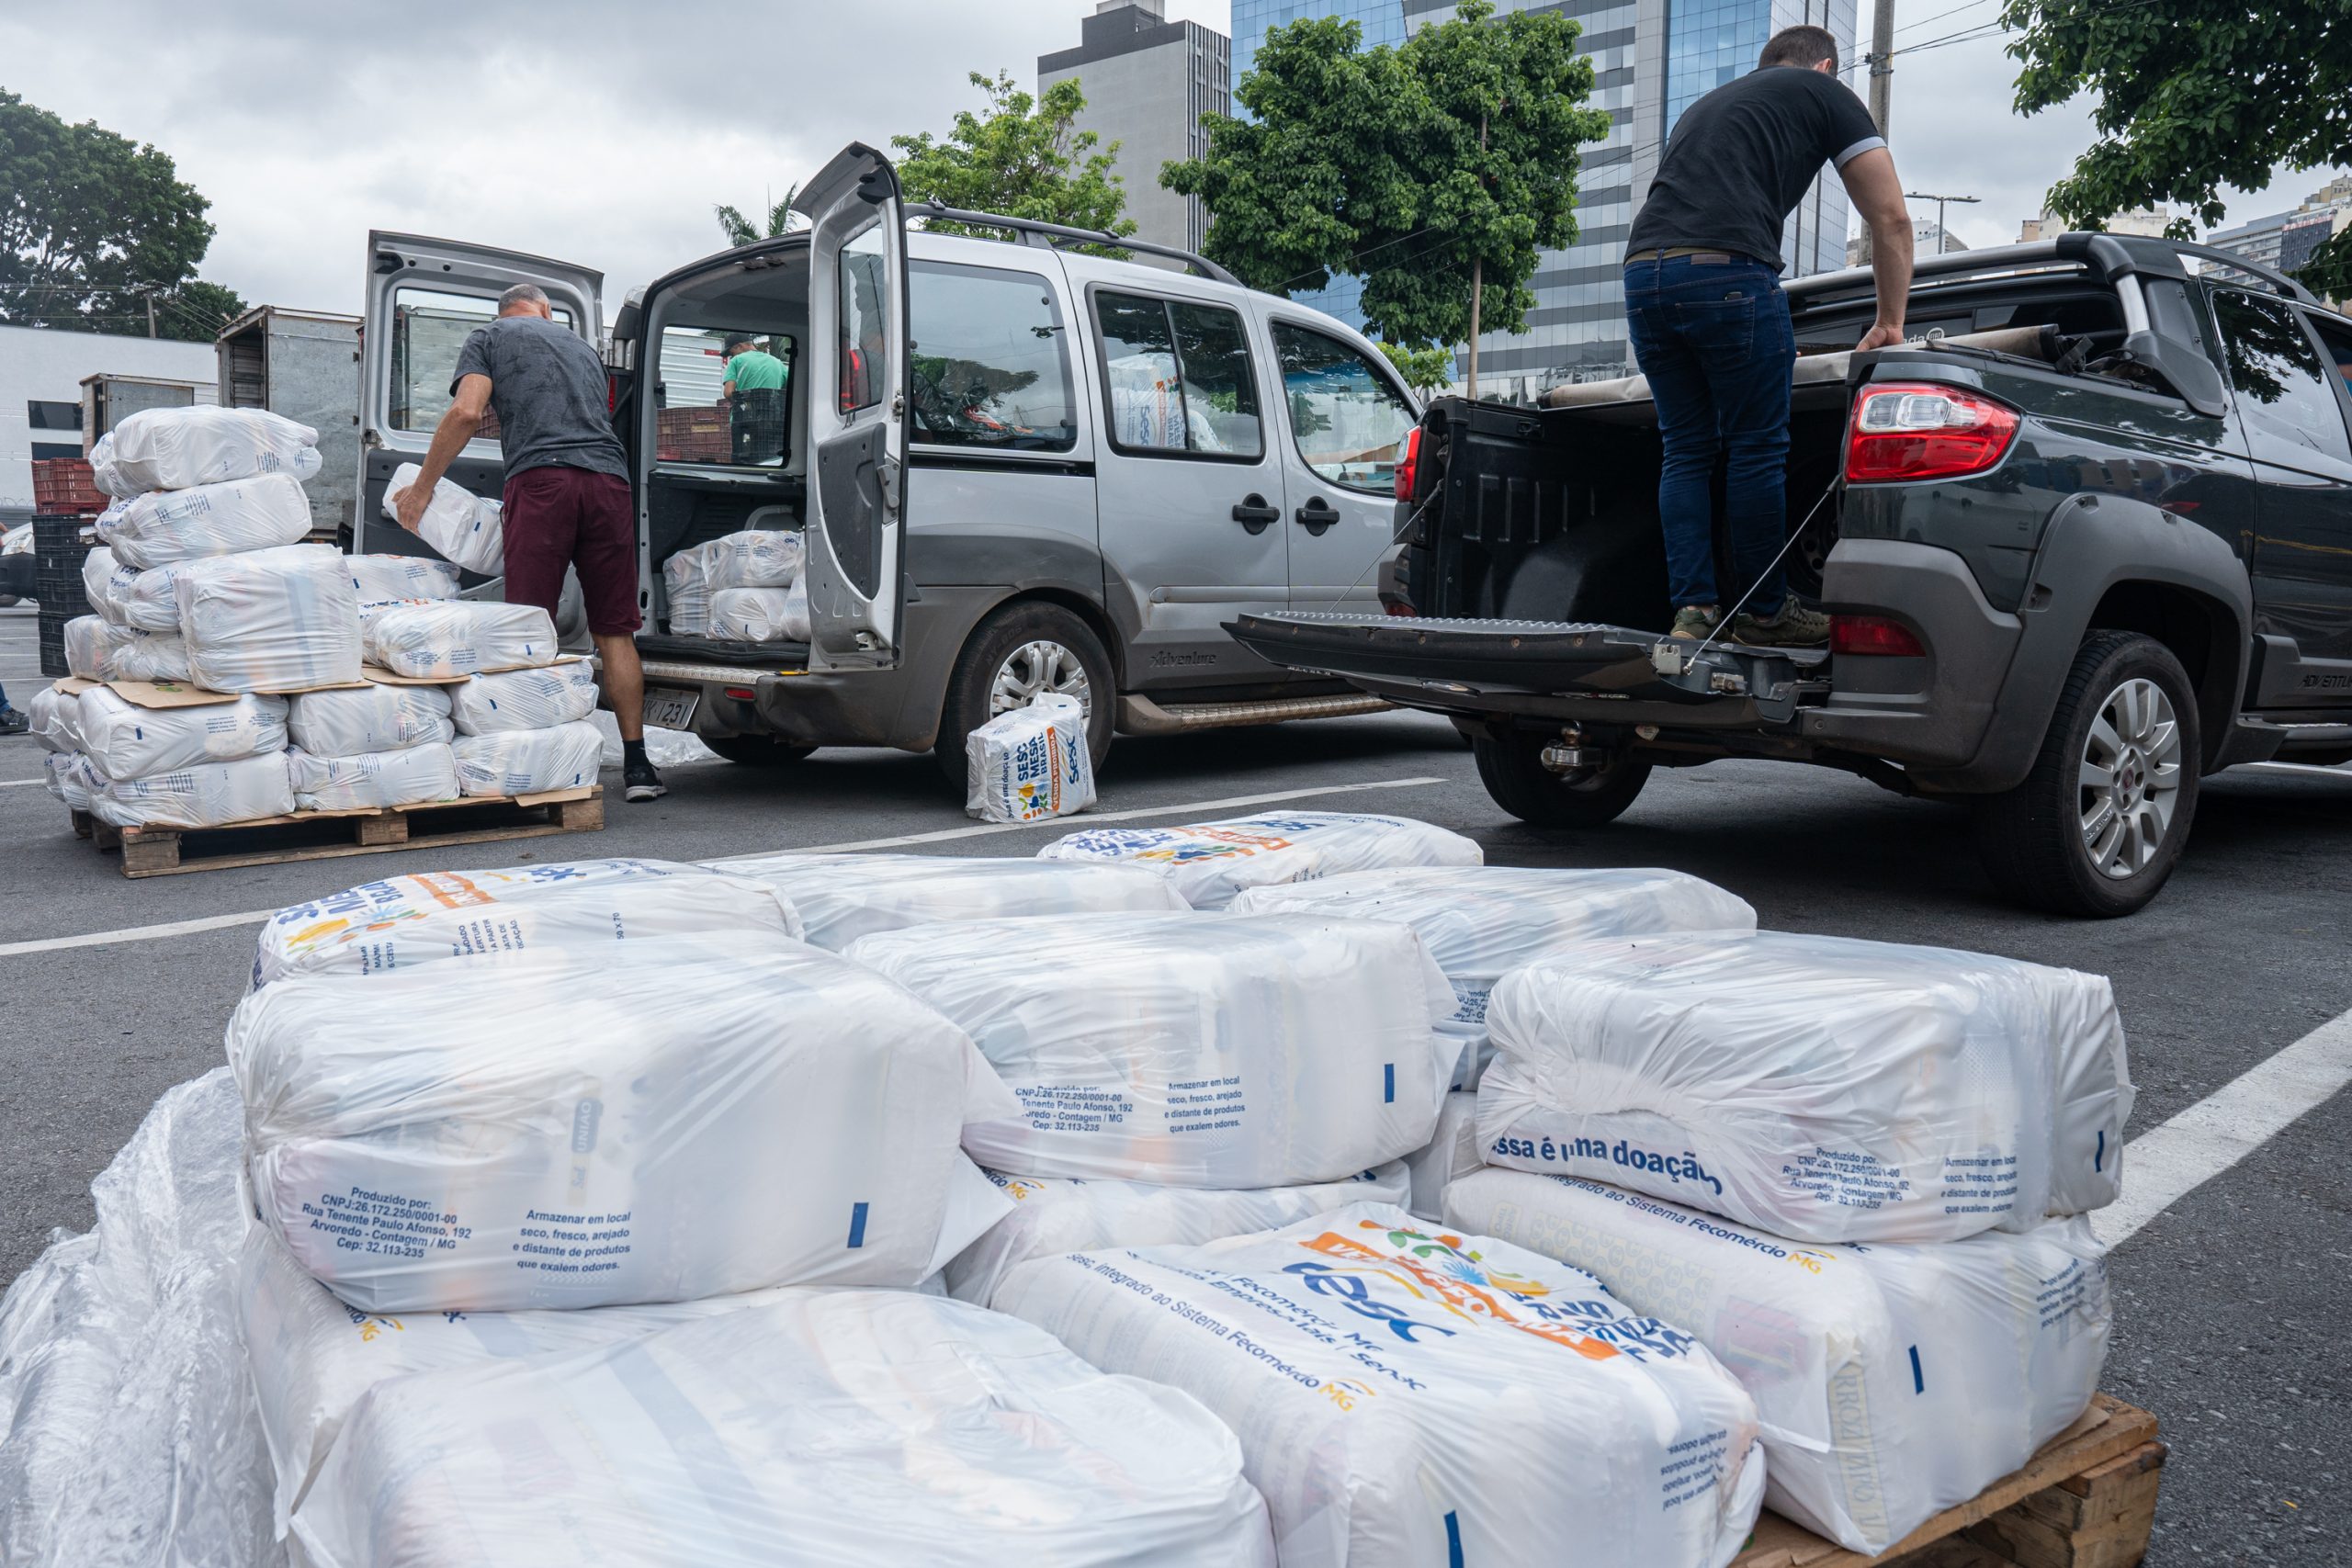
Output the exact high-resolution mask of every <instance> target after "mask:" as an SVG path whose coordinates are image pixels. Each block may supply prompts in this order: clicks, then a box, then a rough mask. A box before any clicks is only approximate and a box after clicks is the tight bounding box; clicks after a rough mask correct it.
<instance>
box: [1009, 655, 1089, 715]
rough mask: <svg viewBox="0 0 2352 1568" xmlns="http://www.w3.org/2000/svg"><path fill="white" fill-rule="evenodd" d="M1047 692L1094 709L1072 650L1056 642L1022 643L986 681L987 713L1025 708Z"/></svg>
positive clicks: (1083, 674)
mask: <svg viewBox="0 0 2352 1568" xmlns="http://www.w3.org/2000/svg"><path fill="white" fill-rule="evenodd" d="M1047 692H1057V693H1059V694H1062V695H1063V696H1069V697H1076V698H1077V699H1078V702H1079V706H1080V707H1081V708H1082V709H1084V710H1085V711H1086V712H1087V713H1088V714H1090V715H1091V714H1092V712H1093V711H1094V693H1093V689H1092V687H1091V685H1090V684H1089V683H1088V682H1087V679H1086V666H1085V665H1084V664H1083V663H1082V662H1080V660H1079V657H1078V655H1077V654H1076V653H1073V652H1072V651H1070V649H1068V648H1065V647H1063V646H1062V645H1061V644H1060V643H1057V642H1051V641H1043V640H1041V641H1037V642H1024V643H1023V644H1022V645H1021V646H1020V647H1019V648H1016V649H1013V650H1012V652H1011V653H1008V654H1006V655H1005V656H1004V662H1003V663H1001V664H1000V665H998V666H997V670H996V679H995V680H994V681H992V682H989V717H990V718H994V717H996V716H998V715H999V714H1005V713H1011V712H1012V710H1013V709H1015V708H1021V707H1026V706H1028V705H1029V703H1030V701H1031V700H1032V699H1033V698H1035V697H1038V696H1041V695H1043V694H1046V693H1047Z"/></svg>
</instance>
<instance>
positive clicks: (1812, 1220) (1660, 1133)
mask: <svg viewBox="0 0 2352 1568" xmlns="http://www.w3.org/2000/svg"><path fill="white" fill-rule="evenodd" d="M1487 1022H1488V1025H1489V1026H1490V1028H1491V1029H1492V1031H1493V1035H1494V1042H1495V1059H1494V1063H1493V1065H1492V1066H1489V1067H1488V1068H1487V1076H1486V1078H1485V1079H1484V1080H1483V1081H1482V1082H1481V1083H1480V1085H1479V1088H1478V1142H1479V1145H1480V1146H1481V1148H1482V1149H1483V1150H1484V1152H1485V1156H1486V1159H1487V1163H1488V1164H1489V1165H1500V1166H1508V1167H1511V1168H1517V1169H1521V1170H1533V1171H1538V1172H1541V1173H1544V1174H1547V1175H1573V1176H1584V1177H1589V1178H1593V1179H1600V1180H1604V1181H1608V1182H1611V1183H1613V1184H1614V1185H1616V1186H1620V1187H1629V1188H1633V1189H1634V1190H1638V1191H1642V1192H1646V1193H1648V1194H1649V1195H1650V1196H1652V1197H1654V1198H1666V1199H1669V1200H1672V1201H1677V1202H1685V1203H1690V1204H1692V1205H1694V1206H1696V1207H1698V1208H1702V1209H1705V1210H1708V1211H1710V1212H1711V1213H1719V1214H1724V1215H1727V1216H1729V1217H1730V1218H1732V1219H1735V1220H1737V1221H1739V1222H1740V1223H1741V1224H1750V1225H1754V1226H1756V1227H1757V1228H1758V1229H1759V1230H1764V1231H1768V1232H1770V1234H1772V1235H1779V1236H1786V1237H1789V1238H1791V1239H1792V1240H1796V1241H1811V1242H1823V1241H1829V1242H1837V1241H1954V1240H1957V1239H1959V1238H1960V1237H1962V1236H1965V1235H1974V1234H1975V1233H1976V1232H1978V1231H1981V1230H1985V1229H1987V1228H1989V1227H1992V1226H1995V1225H1998V1226H2000V1227H2001V1228H2002V1229H2005V1230H2024V1229H2029V1228H2030V1227H2032V1226H2033V1225H2036V1224H2040V1223H2041V1217H2042V1216H2043V1215H2044V1214H2049V1213H2082V1212H2084V1211H2086V1210H2090V1209H2096V1208H2098V1207H2099V1206H2101V1205H2102V1204H2106V1203H2110V1202H2113V1201H2115V1193H2116V1186H2117V1182H2118V1179H2119V1178H2120V1173H2121V1156H2122V1153H2123V1123H2124V1121H2125V1119H2126V1118H2127V1117H2129V1116H2130V1115H2131V1098H2132V1088H2131V1079H2130V1077H2129V1076H2128V1074H2127V1073H2126V1070H2125V1066H2124V1052H2123V1026H2122V1023H2121V1021H2120V1020H2119V1019H2118V1018H2117V1016H2116V1011H2115V996H2114V993H2113V992H2112V991H2111V990H2110V989H2109V986H2108V983H2107V981H2106V979H2105V978H2104V977H2102V976H2096V975H2083V974H2078V973H2076V972H2075V971H2074V970H2071V969H2052V968H2046V967H2044V966H2042V965H2041V964H2023V963H2019V962H2018V961H2017V960H2015V959H2009V958H1995V957H1991V956H1989V955H1987V954H1985V953H1959V952H1954V951H1952V950H1951V949H1947V948H1936V947H1903V946H1897V945H1895V944H1894V943H1891V942H1856V941H1852V940H1849V939H1848V938H1844V937H1823V936H1794V935H1790V934H1788V933H1785V932H1780V931H1764V932H1758V933H1755V934H1752V935H1747V936H1741V935H1735V934H1731V933H1725V932H1715V933H1710V934H1707V935H1695V936H1693V935H1685V936H1660V937H1639V938H1635V939H1634V940H1633V941H1631V942H1617V943H1608V944H1603V943H1599V942H1595V943H1592V944H1590V945H1589V946H1586V947H1582V948H1563V949H1560V950H1559V951H1558V952H1556V953H1552V954H1550V955H1548V956H1546V957H1544V958H1542V959H1539V960H1538V961H1537V962H1536V963H1534V964H1531V965H1530V966H1528V967H1526V968H1524V969H1519V970H1515V971H1513V972H1512V973H1510V975H1507V976H1504V977H1503V979H1502V982H1501V983H1500V984H1499V985H1498V986H1497V987H1495V992H1494V1002H1493V1006H1492V1007H1491V1009H1490V1010H1488V1013H1487Z"/></svg>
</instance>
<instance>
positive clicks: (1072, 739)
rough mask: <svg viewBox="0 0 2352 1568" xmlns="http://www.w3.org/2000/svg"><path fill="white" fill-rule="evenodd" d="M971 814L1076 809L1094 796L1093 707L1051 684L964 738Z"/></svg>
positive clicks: (989, 818) (1034, 816)
mask: <svg viewBox="0 0 2352 1568" xmlns="http://www.w3.org/2000/svg"><path fill="white" fill-rule="evenodd" d="M964 777H965V780H966V782H967V786H968V787H967V795H966V798H965V801H964V814H965V815H966V816H967V817H977V818H979V819H980V820H981V821H983V822H1035V821H1038V820H1040V819H1042V818H1047V817H1069V816H1073V815H1075V814H1076V813H1078V812H1080V811H1083V810H1085V809H1086V808H1087V807H1090V806H1091V805H1093V804H1094V760H1093V757H1092V756H1091V754H1090V753H1089V752H1088V750H1087V742H1086V709H1085V707H1084V706H1083V705H1081V704H1080V702H1079V700H1078V699H1077V698H1076V697H1072V696H1066V695H1064V694H1061V693H1058V692H1046V693H1042V694H1039V695H1038V696H1036V697H1035V698H1033V699H1032V700H1031V701H1030V702H1029V704H1028V705H1026V706H1024V707H1017V708H1013V709H1012V710H1010V711H1009V712H1005V713H1001V714H999V715H997V716H995V717H994V718H992V719H990V720H989V721H988V722H987V723H986V724H983V725H981V726H980V727H979V728H977V729H975V730H973V731H972V733H971V734H969V735H967V736H966V737H965V738H964Z"/></svg>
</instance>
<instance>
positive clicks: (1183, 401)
mask: <svg viewBox="0 0 2352 1568" xmlns="http://www.w3.org/2000/svg"><path fill="white" fill-rule="evenodd" d="M1094 319H1095V321H1096V322H1097V323H1098V324H1099V325H1100V327H1101V329H1102V333H1103V382H1104V384H1105V385H1106V386H1108V387H1109V389H1110V393H1111V396H1110V410H1109V413H1110V437H1111V444H1112V445H1113V446H1115V447H1117V448H1119V449H1120V450H1122V451H1126V452H1145V453H1150V454H1153V455H1156V456H1160V457H1173V456H1177V455H1179V454H1182V455H1184V456H1189V457H1239V458H1247V459H1250V460H1252V461H1254V460H1256V459H1257V458H1260V457H1264V456H1265V453H1266V444H1265V437H1264V434H1263V433H1262V430H1261V425H1260V421H1259V414H1258V377H1257V372H1256V370H1255V369H1254V367H1252V366H1251V365H1250V338H1249V334H1248V333H1247V331H1246V330H1245V329H1244V328H1243V326H1242V324H1241V316H1240V312H1238V311H1236V310H1226V309H1224V308H1223V307H1222V306H1216V305H1199V304H1194V303H1192V302H1191V301H1189V300H1181V299H1153V298H1150V297H1148V296H1146V295H1141V294H1118V293H1114V292H1112V291H1110V290H1108V289H1103V290H1101V291H1098V292H1097V293H1096V294H1095V296H1094Z"/></svg>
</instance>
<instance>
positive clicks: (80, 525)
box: [33, 512, 91, 571]
mask: <svg viewBox="0 0 2352 1568" xmlns="http://www.w3.org/2000/svg"><path fill="white" fill-rule="evenodd" d="M89 525H90V520H89V519H88V518H86V517H60V516H56V515H53V514H51V513H40V512H36V513H33V554H34V555H36V556H39V557H40V558H41V559H42V560H43V561H44V562H47V561H48V560H49V559H50V558H52V557H54V558H56V559H58V560H60V561H62V560H64V559H65V558H68V557H71V558H73V562H74V570H76V571H79V570H82V558H83V557H84V556H85V555H87V554H89V553H90V544H91V541H90V540H88V539H86V538H85V537H83V536H82V530H83V529H85V528H86V527H88V526H89Z"/></svg>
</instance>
